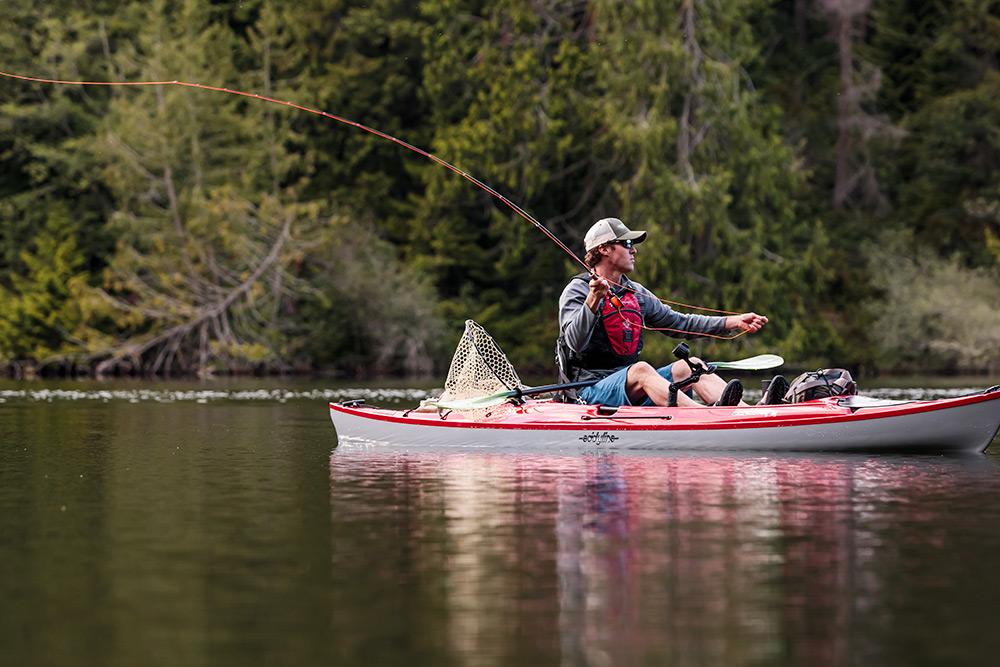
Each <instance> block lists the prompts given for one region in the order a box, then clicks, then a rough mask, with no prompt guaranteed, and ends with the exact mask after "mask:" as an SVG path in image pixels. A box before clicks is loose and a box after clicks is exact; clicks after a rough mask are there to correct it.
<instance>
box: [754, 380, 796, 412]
mask: <svg viewBox="0 0 1000 667" xmlns="http://www.w3.org/2000/svg"><path fill="white" fill-rule="evenodd" d="M786 393H788V380H786V379H785V376H784V375H775V376H774V377H773V378H771V381H770V382H769V383H768V384H767V389H765V390H764V395H763V396H761V397H760V402H759V403H757V405H778V404H779V403H784V402H785V401H784V399H785V394H786Z"/></svg>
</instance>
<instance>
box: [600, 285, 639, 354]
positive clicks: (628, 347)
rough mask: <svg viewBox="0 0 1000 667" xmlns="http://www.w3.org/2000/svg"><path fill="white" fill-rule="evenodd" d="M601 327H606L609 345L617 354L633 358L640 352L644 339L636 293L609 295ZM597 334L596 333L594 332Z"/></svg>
mask: <svg viewBox="0 0 1000 667" xmlns="http://www.w3.org/2000/svg"><path fill="white" fill-rule="evenodd" d="M599 319H600V322H599V324H600V326H603V327H604V334H605V336H607V339H608V344H609V345H610V346H611V349H612V350H613V351H614V353H615V354H617V355H620V356H622V357H631V356H632V355H634V354H636V353H637V352H638V351H639V341H640V340H641V338H642V311H641V310H640V309H639V300H638V299H637V298H635V293H634V292H628V291H626V292H623V293H622V295H621V296H611V295H608V296H607V297H606V298H605V299H604V305H603V307H602V308H601V314H600V317H599ZM594 333H595V334H596V333H597V332H596V331H595V332H594Z"/></svg>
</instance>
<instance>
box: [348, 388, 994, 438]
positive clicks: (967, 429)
mask: <svg viewBox="0 0 1000 667" xmlns="http://www.w3.org/2000/svg"><path fill="white" fill-rule="evenodd" d="M330 418H331V419H332V420H333V424H334V427H335V428H336V430H337V435H338V438H339V440H340V441H342V442H355V443H387V444H391V445H404V446H413V447H420V446H435V447H441V446H446V447H447V446H456V447H491V446H498V447H511V446H522V445H523V446H527V447H530V448H532V449H535V448H539V447H541V448H545V449H548V448H552V449H582V450H594V449H607V450H630V449H637V450H665V451H670V450H723V451H740V450H748V451H793V452H794V451H799V452H802V451H806V452H820V451H835V452H849V451H883V450H884V451H907V450H908V451H920V452H935V453H944V452H982V451H984V450H985V449H986V448H987V447H988V446H989V445H990V443H991V442H992V441H993V438H994V437H996V435H997V432H998V431H1000V385H998V386H996V387H991V388H990V389H986V390H983V391H981V392H976V393H974V394H969V395H966V396H959V397H955V398H943V399H938V400H929V401H893V400H879V399H873V398H868V397H864V396H841V397H829V398H822V399H817V400H814V401H807V402H804V403H794V404H782V405H754V406H738V407H673V408H666V407H655V406H654V407H633V406H624V407H610V406H602V405H576V404H568V403H557V402H555V401H552V400H526V401H520V402H518V403H506V404H503V405H500V406H496V407H494V408H491V409H490V410H489V411H485V412H483V411H480V412H478V413H468V412H459V411H448V410H441V411H436V412H434V411H432V412H419V411H416V410H386V409H380V408H376V407H371V406H368V405H365V404H364V403H363V401H346V402H343V403H331V404H330Z"/></svg>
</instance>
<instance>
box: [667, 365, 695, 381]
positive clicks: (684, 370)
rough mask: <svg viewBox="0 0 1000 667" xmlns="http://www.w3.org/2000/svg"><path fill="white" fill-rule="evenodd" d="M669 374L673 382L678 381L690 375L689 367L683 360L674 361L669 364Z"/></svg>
mask: <svg viewBox="0 0 1000 667" xmlns="http://www.w3.org/2000/svg"><path fill="white" fill-rule="evenodd" d="M670 375H671V376H672V377H673V378H674V382H680V381H681V380H686V379H688V378H689V377H691V368H690V367H689V366H688V365H687V364H686V363H684V362H683V361H675V362H674V363H673V364H671V366H670Z"/></svg>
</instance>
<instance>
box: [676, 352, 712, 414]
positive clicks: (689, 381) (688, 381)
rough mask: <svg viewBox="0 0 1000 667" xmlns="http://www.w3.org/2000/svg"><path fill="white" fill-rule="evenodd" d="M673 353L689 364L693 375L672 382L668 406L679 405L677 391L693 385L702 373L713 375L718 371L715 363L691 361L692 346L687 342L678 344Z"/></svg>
mask: <svg viewBox="0 0 1000 667" xmlns="http://www.w3.org/2000/svg"><path fill="white" fill-rule="evenodd" d="M673 355H674V356H675V357H677V358H678V359H680V360H681V361H683V362H684V363H686V364H687V365H688V368H690V369H691V376H690V377H688V378H685V379H683V380H681V381H680V382H671V383H670V392H669V393H668V395H667V407H668V408H676V407H677V392H679V391H683V390H685V389H687V388H688V387H690V386H691V385H693V384H694V383H695V382H697V381H698V380H700V379H701V376H702V375H711V374H712V373H714V372H715V371H716V366H715V364H705V363H704V362H700V363H695V362H693V361H691V348H689V347H688V346H687V343H680V344H678V345H677V347H675V348H674V350H673Z"/></svg>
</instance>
